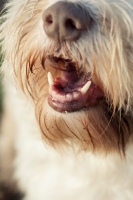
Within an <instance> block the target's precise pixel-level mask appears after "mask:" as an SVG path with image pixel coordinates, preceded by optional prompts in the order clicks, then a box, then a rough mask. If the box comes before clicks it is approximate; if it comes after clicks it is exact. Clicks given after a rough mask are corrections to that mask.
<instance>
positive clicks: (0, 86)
mask: <svg viewBox="0 0 133 200" xmlns="http://www.w3.org/2000/svg"><path fill="white" fill-rule="evenodd" d="M4 2H5V0H0V14H1V10H2V8H3V4H4ZM1 63H2V55H1V47H0V67H1ZM2 97H3V92H2V77H1V74H0V121H1V114H2Z"/></svg>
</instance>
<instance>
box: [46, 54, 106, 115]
mask: <svg viewBox="0 0 133 200" xmlns="http://www.w3.org/2000/svg"><path fill="white" fill-rule="evenodd" d="M47 66H48V68H49V69H53V68H54V69H56V70H58V71H59V72H60V75H58V76H57V77H55V79H54V78H53V76H52V74H51V72H50V70H49V72H48V83H49V96H48V103H49V105H50V106H51V107H52V108H53V109H55V110H56V111H59V112H74V111H78V110H80V109H82V108H85V107H91V106H95V105H97V104H98V103H99V102H100V101H101V100H102V99H103V97H104V93H103V91H102V90H101V89H100V88H99V86H98V85H96V84H95V83H94V81H93V80H92V77H91V73H86V74H85V73H83V71H82V70H77V69H81V68H79V67H77V64H76V63H73V62H72V61H71V60H69V59H68V60H66V59H63V58H58V57H52V56H48V57H47V58H46V60H45V67H47ZM51 71H52V70H51Z"/></svg>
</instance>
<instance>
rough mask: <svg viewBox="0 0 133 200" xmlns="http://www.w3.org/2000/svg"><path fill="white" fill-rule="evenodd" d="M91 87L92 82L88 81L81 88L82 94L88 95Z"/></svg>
mask: <svg viewBox="0 0 133 200" xmlns="http://www.w3.org/2000/svg"><path fill="white" fill-rule="evenodd" d="M90 85H91V81H88V82H87V83H86V84H85V85H84V86H83V87H82V88H81V92H82V94H86V92H87V90H88V89H89V88H90Z"/></svg>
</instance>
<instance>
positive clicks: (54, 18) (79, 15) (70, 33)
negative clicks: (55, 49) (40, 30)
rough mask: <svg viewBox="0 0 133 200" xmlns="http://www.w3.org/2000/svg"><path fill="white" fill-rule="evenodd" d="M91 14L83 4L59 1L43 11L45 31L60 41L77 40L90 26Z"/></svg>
mask: <svg viewBox="0 0 133 200" xmlns="http://www.w3.org/2000/svg"><path fill="white" fill-rule="evenodd" d="M90 21H91V17H90V14H89V12H88V11H87V10H85V8H83V7H81V5H78V4H75V3H72V2H63V1H59V2H57V3H55V4H53V5H52V6H50V7H49V8H48V9H46V10H45V11H44V13H43V23H44V31H45V32H46V34H47V35H48V36H49V37H50V38H53V39H54V40H57V41H59V42H63V41H75V40H77V39H78V38H79V37H80V36H81V35H82V33H83V32H84V31H85V30H87V28H89V25H90Z"/></svg>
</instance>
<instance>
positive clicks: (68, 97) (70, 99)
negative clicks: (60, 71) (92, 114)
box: [66, 93, 72, 101]
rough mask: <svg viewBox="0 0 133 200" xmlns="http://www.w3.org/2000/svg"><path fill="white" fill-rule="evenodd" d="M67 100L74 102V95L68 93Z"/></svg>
mask: <svg viewBox="0 0 133 200" xmlns="http://www.w3.org/2000/svg"><path fill="white" fill-rule="evenodd" d="M66 98H67V100H68V101H72V94H70V93H68V94H67V95H66Z"/></svg>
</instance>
